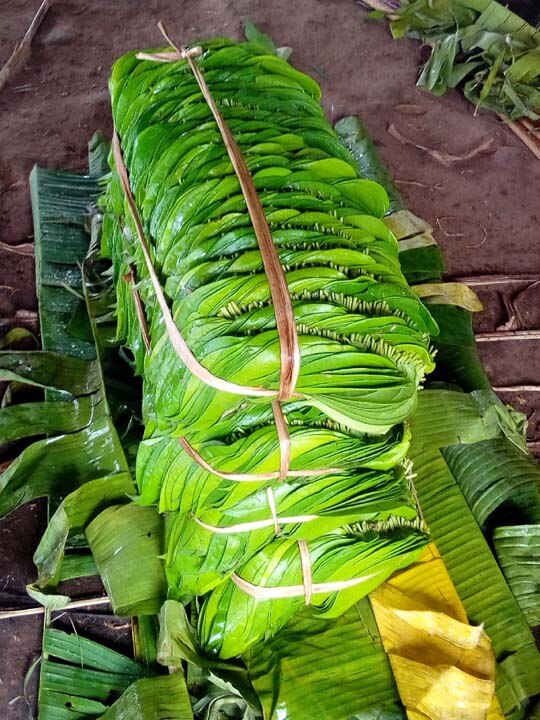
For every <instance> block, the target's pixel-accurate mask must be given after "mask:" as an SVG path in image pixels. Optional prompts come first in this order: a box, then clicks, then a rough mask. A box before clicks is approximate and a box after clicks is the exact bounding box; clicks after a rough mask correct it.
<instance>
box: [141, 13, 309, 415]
mask: <svg viewBox="0 0 540 720" xmlns="http://www.w3.org/2000/svg"><path fill="white" fill-rule="evenodd" d="M158 27H159V29H160V31H161V33H162V35H163V37H164V38H165V39H166V40H167V42H168V43H169V45H170V46H171V48H173V50H174V51H175V53H172V52H162V53H157V55H156V56H155V59H156V60H157V61H158V62H177V61H179V60H186V61H187V63H188V65H189V67H190V69H191V71H192V73H193V75H194V77H195V80H196V81H197V84H198V86H199V88H200V90H201V93H202V95H203V97H204V99H205V100H206V102H207V103H208V106H209V108H210V110H211V112H212V115H213V116H214V119H215V121H216V123H217V126H218V128H219V131H220V133H221V137H222V138H223V142H224V144H225V148H226V150H227V154H228V155H229V158H230V160H231V163H232V166H233V168H234V171H235V173H236V175H237V177H238V181H239V182H240V188H241V190H242V194H243V196H244V199H245V201H246V206H247V210H248V213H249V217H250V218H251V222H252V224H253V229H254V231H255V236H256V238H257V243H258V245H259V250H260V252H261V257H262V261H263V265H264V271H265V273H266V277H267V280H268V285H269V287H270V295H271V297H272V303H273V306H274V312H275V315H276V326H277V332H278V337H279V343H280V359H281V366H280V380H279V395H278V399H279V400H281V401H287V400H290V399H291V398H292V397H293V395H294V391H295V387H296V383H297V381H298V375H299V373H300V348H299V345H298V334H297V331H296V324H295V320H294V311H293V307H292V301H291V297H290V295H289V288H288V287H287V281H286V279H285V273H284V272H283V268H282V267H281V263H280V260H279V255H278V253H277V250H276V247H275V245H274V242H273V240H272V235H271V233H270V228H269V227H268V223H267V221H266V217H265V214H264V210H263V207H262V205H261V201H260V198H259V196H258V194H257V190H256V188H255V185H254V183H253V179H252V177H251V175H250V172H249V169H248V166H247V164H246V161H245V160H244V157H243V155H242V153H241V151H240V148H239V147H238V144H237V143H236V140H235V139H234V136H233V135H232V133H231V131H230V130H229V128H228V126H227V124H226V122H225V120H224V118H223V116H222V115H221V113H220V111H219V109H218V107H217V105H216V102H215V100H214V98H213V97H212V94H211V93H210V90H209V89H208V85H207V84H206V81H205V79H204V77H203V74H202V72H201V70H200V68H199V66H198V65H197V64H196V63H195V61H194V60H193V57H194V56H196V55H200V54H201V53H202V49H201V48H191V49H190V50H187V49H184V48H182V49H180V48H179V47H177V46H176V45H175V44H174V42H173V41H172V40H171V38H170V37H169V35H168V34H167V32H166V30H165V28H164V26H163V23H161V22H159V23H158ZM137 57H138V58H140V59H144V60H153V59H154V57H153V56H152V55H151V54H148V53H138V55H137Z"/></svg>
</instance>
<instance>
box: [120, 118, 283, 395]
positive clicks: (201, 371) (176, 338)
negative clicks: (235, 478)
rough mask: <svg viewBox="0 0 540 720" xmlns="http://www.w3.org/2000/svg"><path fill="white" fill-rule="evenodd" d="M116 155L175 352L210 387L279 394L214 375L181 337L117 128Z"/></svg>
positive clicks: (257, 393) (125, 192)
mask: <svg viewBox="0 0 540 720" xmlns="http://www.w3.org/2000/svg"><path fill="white" fill-rule="evenodd" d="M113 155H114V163H115V166H116V171H117V173H118V177H119V179H120V183H121V185H122V189H123V191H124V195H125V196H126V200H127V203H128V207H129V210H130V212H131V216H132V218H133V222H134V223H135V229H136V231H137V237H138V238H139V242H140V245H141V249H142V252H143V256H144V262H145V264H146V268H147V270H148V274H149V276H150V280H151V282H152V287H153V288H154V292H155V295H156V300H157V301H158V304H159V307H160V309H161V314H162V317H163V320H164V322H165V327H166V329H167V334H168V336H169V339H170V341H171V344H172V346H173V348H174V351H175V352H176V354H177V355H178V357H179V358H180V359H181V360H182V362H183V363H184V365H185V366H186V367H187V369H188V370H189V371H190V372H191V373H192V374H193V375H195V376H196V377H198V378H199V380H201V381H202V382H203V383H205V384H206V385H209V386H210V387H213V388H215V389H216V390H222V391H223V392H228V393H233V394H235V395H252V396H254V397H275V396H276V391H275V390H267V389H266V388H259V387H250V386H248V385H237V384H236V383H231V382H229V381H228V380H224V379H223V378H219V377H217V376H216V375H213V374H212V373H211V372H210V371H209V370H207V369H206V368H205V367H204V365H201V364H200V362H199V361H198V360H197V358H196V357H195V355H193V353H192V352H191V350H190V349H189V347H188V345H187V343H186V341H185V340H184V338H183V337H182V334H181V332H180V330H179V329H178V328H177V327H176V323H175V322H174V318H173V316H172V313H171V311H170V308H169V306H168V305H167V300H166V298H165V294H164V292H163V289H162V287H161V284H160V282H159V278H158V276H157V273H156V270H155V268H154V265H153V263H152V258H151V255H150V248H149V246H148V243H147V241H146V237H145V234H144V230H143V227H142V222H141V218H140V216H139V211H138V210H137V206H136V204H135V200H134V198H133V194H132V192H131V186H130V184H129V178H128V173H127V169H126V166H125V164H124V158H123V156H122V149H121V147H120V140H119V139H118V135H117V133H116V130H114V132H113Z"/></svg>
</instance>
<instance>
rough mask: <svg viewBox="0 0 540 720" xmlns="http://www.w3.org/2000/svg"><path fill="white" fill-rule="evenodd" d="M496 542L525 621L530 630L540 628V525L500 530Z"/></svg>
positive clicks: (506, 574) (495, 535)
mask: <svg viewBox="0 0 540 720" xmlns="http://www.w3.org/2000/svg"><path fill="white" fill-rule="evenodd" d="M493 542H494V545H495V552H496V554H497V559H498V561H499V565H500V566H501V568H502V571H503V573H504V576H505V577H506V580H507V581H508V584H509V585H510V588H511V589H512V592H513V593H514V596H515V598H516V600H517V602H518V604H519V606H520V608H521V611H522V612H523V615H524V617H525V619H526V620H527V622H528V623H529V625H530V627H531V628H534V627H536V626H538V625H540V525H513V526H512V527H498V528H496V529H495V532H494V533H493Z"/></svg>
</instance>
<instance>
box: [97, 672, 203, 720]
mask: <svg viewBox="0 0 540 720" xmlns="http://www.w3.org/2000/svg"><path fill="white" fill-rule="evenodd" d="M101 717H102V720H192V719H193V712H192V709H191V703H190V700H189V695H188V692H187V688H186V681H185V680H184V675H183V674H182V673H181V672H176V673H173V674H171V675H165V676H159V677H154V678H143V679H142V680H137V681H136V682H134V683H133V685H130V687H129V688H128V689H127V690H126V692H125V693H124V694H123V695H122V697H121V698H120V699H119V700H117V701H116V702H115V703H114V705H112V706H111V707H110V708H109V709H108V710H107V711H106V712H105V713H104V714H103V715H102V716H101Z"/></svg>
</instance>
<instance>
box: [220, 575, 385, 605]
mask: <svg viewBox="0 0 540 720" xmlns="http://www.w3.org/2000/svg"><path fill="white" fill-rule="evenodd" d="M379 574H380V573H373V574H371V575H363V576H362V577H358V578H352V579H351V580H336V582H329V583H313V584H312V585H311V595H326V594H328V593H331V592H339V591H340V590H348V589H349V588H352V587H355V586H356V585H360V584H361V583H363V582H367V581H368V580H371V579H372V578H374V577H377V575H379ZM231 580H232V581H233V583H234V584H235V585H236V587H237V588H239V589H240V590H242V591H243V592H245V593H246V594H247V595H251V597H253V598H255V599H256V600H284V599H287V598H295V597H305V596H306V588H305V586H304V585H284V586H282V587H264V586H263V585H253V584H252V583H250V582H248V581H247V580H244V578H241V577H240V576H239V575H237V574H236V573H233V574H232V575H231Z"/></svg>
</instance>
